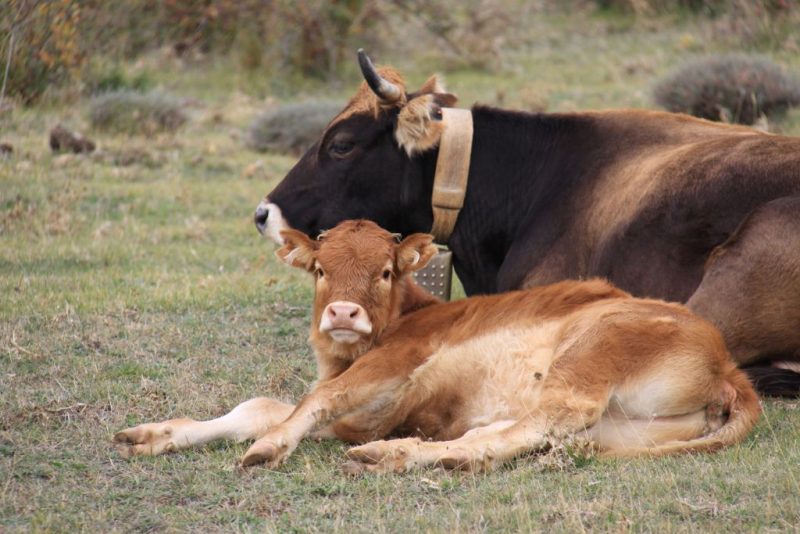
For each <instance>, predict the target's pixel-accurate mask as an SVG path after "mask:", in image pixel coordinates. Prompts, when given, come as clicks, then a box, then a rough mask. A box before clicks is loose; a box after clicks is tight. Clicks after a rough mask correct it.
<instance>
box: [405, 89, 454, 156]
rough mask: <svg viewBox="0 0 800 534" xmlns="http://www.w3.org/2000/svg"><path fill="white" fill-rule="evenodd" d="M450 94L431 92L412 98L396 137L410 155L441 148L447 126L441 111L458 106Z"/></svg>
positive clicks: (406, 106)
mask: <svg viewBox="0 0 800 534" xmlns="http://www.w3.org/2000/svg"><path fill="white" fill-rule="evenodd" d="M456 100H457V99H456V97H455V95H452V94H450V93H428V94H422V95H420V96H417V97H415V98H412V99H411V100H410V101H409V102H408V103H407V104H406V105H405V106H403V108H402V109H401V110H400V114H399V115H398V116H397V129H396V130H395V138H396V139H397V143H398V144H399V145H400V146H401V147H402V148H403V149H404V150H405V151H406V153H407V154H408V155H409V156H413V155H414V154H419V153H421V152H425V151H427V150H431V149H432V148H436V146H438V145H439V141H440V140H441V138H442V131H443V130H444V124H442V108H443V107H450V106H452V105H453V104H455V103H456Z"/></svg>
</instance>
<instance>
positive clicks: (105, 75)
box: [84, 62, 153, 95]
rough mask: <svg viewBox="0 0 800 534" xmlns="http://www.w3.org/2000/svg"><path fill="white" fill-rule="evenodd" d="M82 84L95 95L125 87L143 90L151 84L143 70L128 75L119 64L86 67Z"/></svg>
mask: <svg viewBox="0 0 800 534" xmlns="http://www.w3.org/2000/svg"><path fill="white" fill-rule="evenodd" d="M95 63H96V62H95ZM84 85H85V88H86V92H87V93H89V94H91V95H95V94H98V93H107V92H110V91H122V90H125V89H130V90H134V91H139V92H144V91H147V90H148V89H150V87H151V86H152V85H153V84H152V81H151V80H150V77H149V76H148V75H147V73H144V72H141V73H138V74H135V75H129V74H128V73H126V72H125V70H124V69H122V67H120V66H119V65H112V66H95V65H93V66H92V67H91V68H89V69H86V73H85V74H84Z"/></svg>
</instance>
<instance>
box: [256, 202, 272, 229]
mask: <svg viewBox="0 0 800 534" xmlns="http://www.w3.org/2000/svg"><path fill="white" fill-rule="evenodd" d="M268 218H269V209H267V207H266V206H265V205H264V204H263V203H261V204H259V205H258V207H257V208H256V212H255V214H254V215H253V222H255V223H256V228H257V229H258V232H259V233H260V234H263V233H264V231H265V230H266V229H267V219H268Z"/></svg>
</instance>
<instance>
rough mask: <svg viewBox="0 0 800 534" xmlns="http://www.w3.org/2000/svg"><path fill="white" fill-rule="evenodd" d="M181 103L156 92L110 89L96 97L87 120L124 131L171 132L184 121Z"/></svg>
mask: <svg viewBox="0 0 800 534" xmlns="http://www.w3.org/2000/svg"><path fill="white" fill-rule="evenodd" d="M181 107H182V106H181V102H180V101H179V100H178V99H177V98H175V97H173V96H171V95H168V94H165V93H161V92H158V91H152V92H148V93H140V92H136V91H112V92H108V93H104V94H102V95H99V96H96V97H95V98H93V99H92V101H91V103H90V105H89V120H90V122H91V123H92V126H94V127H95V128H97V129H99V130H106V131H110V132H117V133H128V134H152V133H156V132H162V131H165V132H172V131H175V130H177V129H178V128H180V127H181V126H182V125H183V124H184V123H185V122H186V120H187V117H186V115H185V114H184V112H183V111H182V109H181Z"/></svg>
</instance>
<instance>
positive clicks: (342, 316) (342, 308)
mask: <svg viewBox="0 0 800 534" xmlns="http://www.w3.org/2000/svg"><path fill="white" fill-rule="evenodd" d="M361 310H362V308H361V306H359V305H358V304H353V303H352V302H337V303H336V304H331V305H330V306H328V315H329V316H330V318H331V321H341V322H348V319H352V320H355V319H356V318H357V317H358V314H359V312H360V311H361Z"/></svg>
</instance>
